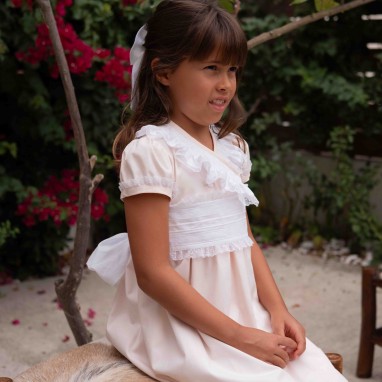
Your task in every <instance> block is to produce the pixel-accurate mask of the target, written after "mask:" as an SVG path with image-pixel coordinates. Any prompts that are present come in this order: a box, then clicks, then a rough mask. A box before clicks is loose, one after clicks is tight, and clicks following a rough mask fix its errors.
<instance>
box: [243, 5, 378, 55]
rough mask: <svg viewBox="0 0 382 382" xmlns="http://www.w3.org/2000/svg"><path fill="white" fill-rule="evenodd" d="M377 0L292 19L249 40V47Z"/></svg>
mask: <svg viewBox="0 0 382 382" xmlns="http://www.w3.org/2000/svg"><path fill="white" fill-rule="evenodd" d="M374 1H376V0H354V1H351V2H350V3H346V4H342V5H339V6H337V7H334V8H331V9H328V10H326V11H321V12H317V13H313V14H311V15H308V16H305V17H302V18H301V19H299V20H296V21H292V22H291V23H289V24H286V25H284V26H282V27H280V28H276V29H274V30H272V31H270V32H265V33H262V34H260V35H259V36H256V37H254V38H252V39H250V40H249V41H248V49H252V48H254V47H256V46H258V45H261V44H263V43H265V42H267V41H269V40H273V39H275V38H278V37H281V36H283V35H285V34H287V33H290V32H292V31H294V30H295V29H297V28H300V27H302V26H304V25H307V24H311V23H314V22H315V21H318V20H321V19H323V18H325V17H330V16H333V15H336V14H338V13H342V12H346V11H349V10H350V9H353V8H357V7H360V6H362V5H365V4H368V3H372V2H374Z"/></svg>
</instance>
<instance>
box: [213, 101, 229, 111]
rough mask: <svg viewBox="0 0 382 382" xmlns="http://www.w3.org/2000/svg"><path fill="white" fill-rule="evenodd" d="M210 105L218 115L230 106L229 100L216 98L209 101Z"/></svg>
mask: <svg viewBox="0 0 382 382" xmlns="http://www.w3.org/2000/svg"><path fill="white" fill-rule="evenodd" d="M209 104H210V105H211V106H212V109H213V110H214V111H216V112H218V113H222V112H224V110H225V109H226V107H227V105H228V100H227V99H224V98H216V99H213V100H211V101H209Z"/></svg>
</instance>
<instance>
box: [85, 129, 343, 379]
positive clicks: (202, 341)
mask: <svg viewBox="0 0 382 382" xmlns="http://www.w3.org/2000/svg"><path fill="white" fill-rule="evenodd" d="M211 133H212V136H213V139H214V151H212V150H209V149H208V148H207V147H205V146H203V145H202V144H200V143H199V142H198V141H197V140H195V139H194V138H192V137H191V136H190V135H188V134H187V133H186V132H185V131H184V130H183V129H182V128H180V127H179V126H177V125H176V124H174V123H173V122H170V123H169V124H167V125H164V126H153V125H149V126H144V127H143V128H142V129H141V130H140V131H139V132H138V133H137V136H136V139H135V140H134V141H132V142H131V143H130V144H129V145H128V146H127V147H126V149H125V151H124V153H123V157H122V165H121V172H120V190H121V198H125V197H128V196H131V195H136V194H140V193H160V194H164V195H167V196H169V197H170V198H171V201H170V212H169V231H170V253H169V258H170V262H171V264H172V265H173V267H174V269H175V270H176V271H177V272H178V273H179V274H180V275H181V276H182V277H183V278H184V279H185V280H186V281H187V282H189V283H190V284H191V285H192V286H193V287H194V288H195V289H196V290H197V291H198V292H199V293H200V294H201V295H203V296H204V297H205V298H206V299H207V300H208V301H210V303H211V304H213V305H214V306H215V307H217V308H218V309H219V310H221V311H222V312H223V313H224V314H226V315H227V316H229V317H231V318H232V319H234V320H236V321H237V322H239V323H240V324H242V325H245V326H250V327H254V328H258V329H262V330H265V331H268V332H270V331H271V326H270V320H269V315H268V312H267V311H266V310H265V309H264V308H263V306H262V305H261V304H260V302H259V300H258V296H257V290H256V283H255V279H254V274H253V269H252V263H251V245H252V241H251V239H250V238H249V237H248V233H247V227H246V212H245V207H246V206H247V205H249V204H257V203H258V202H257V199H256V198H255V196H254V195H253V193H252V191H251V190H250V189H249V188H248V186H247V185H246V184H245V182H247V181H248V179H249V173H250V168H251V162H250V160H249V156H248V155H247V154H245V153H244V152H243V150H242V149H240V148H239V147H238V146H237V140H236V138H235V136H234V135H232V134H231V135H229V136H227V137H225V138H223V139H218V138H217V136H216V134H215V133H214V132H213V129H212V130H211ZM247 153H248V150H247ZM147 224H148V225H149V224H150V222H149V221H148V222H147ZM88 266H89V268H90V269H93V270H95V271H96V272H97V273H98V274H99V275H100V276H101V277H102V278H103V279H104V280H105V281H107V282H108V283H111V284H117V291H116V295H115V299H114V302H113V307H112V310H111V312H110V316H109V319H108V323H107V337H108V339H109V340H110V342H111V343H112V344H113V345H114V346H115V347H116V348H117V349H118V350H119V351H120V352H121V353H122V354H123V355H125V356H126V358H128V359H129V360H130V361H131V362H132V363H133V364H135V365H136V366H137V367H138V368H139V369H141V370H143V371H144V372H145V373H147V374H148V375H150V376H151V377H153V378H155V379H157V380H159V381H166V382H167V381H177V382H268V381H269V382H291V381H295V382H337V381H338V382H340V381H346V379H345V378H344V377H343V376H342V375H341V374H340V373H339V372H337V371H336V370H335V369H334V368H333V367H332V365H331V363H330V362H329V361H328V359H327V358H326V356H325V354H324V353H323V352H322V351H321V350H320V349H319V348H317V347H316V346H315V345H314V344H312V343H311V342H310V341H309V340H308V341H307V349H306V351H305V353H304V354H303V355H302V356H301V357H300V358H299V359H298V360H296V361H292V362H290V363H289V364H288V366H287V367H286V368H285V369H281V368H278V367H276V366H272V365H270V364H267V363H265V362H263V361H260V360H258V359H256V358H254V357H251V356H249V355H247V354H245V353H243V352H241V351H239V350H237V349H235V348H233V347H231V346H229V345H226V344H225V343H223V342H220V341H218V340H216V339H215V338H212V337H210V336H208V335H206V334H204V333H201V332H199V331H198V330H195V329H193V328H192V327H190V326H188V325H186V324H185V323H183V322H182V321H180V320H178V319H177V318H175V317H174V316H172V315H171V314H170V313H168V312H167V311H166V310H165V309H163V308H162V306H161V305H159V304H158V303H157V302H155V301H154V300H152V299H151V298H150V297H148V296H147V295H146V294H145V293H144V292H142V290H140V289H139V287H138V285H137V281H136V277H135V273H134V268H133V264H132V260H131V257H130V250H129V243H128V237H127V235H126V234H119V235H116V236H114V237H112V238H110V239H107V240H105V241H103V242H102V243H100V244H99V246H98V247H97V249H96V250H95V251H94V253H93V254H92V256H91V257H90V259H89V261H88Z"/></svg>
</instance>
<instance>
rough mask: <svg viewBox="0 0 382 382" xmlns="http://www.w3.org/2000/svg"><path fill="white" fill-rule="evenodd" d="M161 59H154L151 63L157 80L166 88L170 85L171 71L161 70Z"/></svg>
mask: <svg viewBox="0 0 382 382" xmlns="http://www.w3.org/2000/svg"><path fill="white" fill-rule="evenodd" d="M160 66H161V65H160V59H159V58H154V59H153V60H152V61H151V70H152V71H153V73H154V76H155V78H156V79H157V81H159V82H160V83H161V84H162V85H164V86H169V85H170V79H169V73H170V72H169V71H168V70H165V69H160Z"/></svg>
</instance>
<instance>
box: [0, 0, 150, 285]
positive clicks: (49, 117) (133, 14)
mask: <svg viewBox="0 0 382 382" xmlns="http://www.w3.org/2000/svg"><path fill="white" fill-rule="evenodd" d="M23 4H24V5H23V7H24V8H15V7H13V6H12V4H11V1H6V2H2V3H1V4H0V17H1V20H2V22H1V26H0V104H1V105H2V106H3V108H2V119H1V121H0V130H1V135H0V156H1V164H0V177H1V182H0V203H1V205H2V208H1V209H0V222H7V223H3V225H2V226H1V227H2V228H1V240H2V241H3V245H2V246H1V248H0V263H1V267H2V270H4V271H6V272H9V273H11V274H12V275H13V276H14V277H21V278H22V277H27V276H28V275H39V276H42V275H49V274H56V273H57V272H59V268H60V261H59V257H58V252H59V251H60V250H61V249H62V248H64V247H65V245H66V236H67V233H68V227H67V226H64V225H62V226H61V227H57V226H56V225H55V224H53V223H52V222H51V221H41V222H39V223H38V224H37V225H36V226H33V227H27V226H25V224H24V223H23V221H22V218H21V217H20V216H19V215H18V214H17V213H16V211H17V209H18V205H19V204H20V203H21V202H22V201H23V199H24V198H25V197H26V196H27V195H28V194H29V192H30V191H33V192H34V193H37V192H38V190H39V189H40V188H41V187H42V185H43V184H44V182H46V180H47V179H48V177H49V176H50V175H57V176H59V174H60V173H61V171H62V170H63V169H77V168H78V159H77V155H76V152H75V147H74V141H73V140H72V139H71V138H70V127H69V131H68V129H67V127H65V124H66V123H67V120H68V116H67V106H66V102H65V95H64V91H63V87H62V83H61V80H60V79H59V78H52V76H51V75H50V73H49V68H48V64H47V63H46V62H41V63H40V64H28V63H25V62H21V61H19V60H18V59H17V58H16V56H15V55H16V52H19V51H26V50H27V49H29V48H30V47H33V46H34V44H35V39H36V36H37V29H36V28H37V26H38V25H39V24H40V23H41V22H42V15H41V12H40V11H39V9H38V8H37V6H35V7H34V8H33V10H30V9H29V8H28V7H27V5H26V2H23ZM55 4H56V2H55V1H54V2H53V5H55ZM151 12H152V8H151V7H149V6H134V5H131V6H123V5H122V2H121V1H120V0H111V1H108V2H106V3H105V2H99V1H94V0H81V1H75V2H74V4H73V6H72V7H69V8H67V14H66V16H65V22H67V23H70V24H71V25H73V27H74V29H75V31H76V33H77V34H78V36H79V38H81V39H82V40H83V41H84V42H85V43H87V44H89V45H90V46H92V47H93V48H94V49H96V48H104V49H110V50H111V51H113V49H114V47H116V46H124V47H129V46H131V44H132V42H133V40H134V36H135V33H136V31H137V30H138V28H139V27H140V26H141V25H142V24H143V22H144V20H146V19H147V17H148V15H149V14H150V13H151ZM111 26H112V27H111ZM103 64H104V63H103V62H102V60H100V59H97V58H95V59H94V62H93V65H92V67H91V68H90V69H89V70H88V71H87V72H86V73H82V74H72V79H73V82H74V87H75V90H76V95H77V99H78V103H79V108H80V112H81V116H82V121H83V126H84V130H85V136H86V139H87V143H88V149H89V154H90V155H93V154H95V155H97V157H98V158H101V160H100V161H99V162H98V163H97V165H96V170H95V171H96V172H100V173H103V174H104V175H105V179H104V181H103V182H102V183H101V186H100V187H101V188H102V189H104V190H105V191H106V192H107V193H108V195H109V200H110V202H109V204H108V205H107V209H106V213H107V214H108V215H109V216H110V222H109V223H108V224H105V223H103V224H101V223H94V224H93V227H92V231H93V233H94V235H95V237H94V241H95V242H96V241H98V240H100V239H102V238H104V237H106V236H109V235H111V234H113V233H117V232H121V231H123V230H124V217H123V204H122V203H121V202H120V201H119V193H118V188H117V186H116V185H117V184H118V179H117V174H116V172H115V169H114V163H113V160H112V159H111V158H112V157H111V146H112V142H113V139H114V136H115V134H116V132H117V130H118V129H119V125H120V115H121V111H122V109H123V105H122V104H121V103H120V102H119V101H118V99H117V98H116V96H115V91H114V89H112V88H111V87H110V86H109V85H108V84H107V83H104V82H98V81H95V74H96V72H97V71H98V70H100V69H101V67H102V65H103ZM5 105H6V107H5ZM106 158H107V159H106ZM3 206H5V208H3ZM4 224H5V225H4ZM17 231H18V235H17V237H15V236H14V234H15V233H16V232H17Z"/></svg>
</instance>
